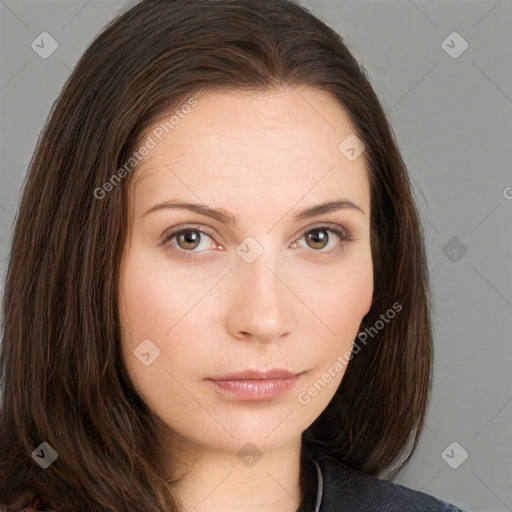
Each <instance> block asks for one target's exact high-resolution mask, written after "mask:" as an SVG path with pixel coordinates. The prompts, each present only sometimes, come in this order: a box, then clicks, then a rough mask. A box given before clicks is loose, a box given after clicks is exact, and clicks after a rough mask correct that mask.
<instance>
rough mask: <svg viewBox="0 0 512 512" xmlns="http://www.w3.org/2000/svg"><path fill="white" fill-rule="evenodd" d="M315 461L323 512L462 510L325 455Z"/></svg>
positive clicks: (452, 511)
mask: <svg viewBox="0 0 512 512" xmlns="http://www.w3.org/2000/svg"><path fill="white" fill-rule="evenodd" d="M315 460H316V461H317V463H318V464H319V466H320V469H321V472H322V478H323V496H322V505H321V508H320V512H331V511H333V512H334V511H336V512H342V511H345V510H346V511H350V512H369V511H371V512H411V511H414V510H418V511H419V510H421V511H422V512H463V511H462V510H461V509H460V508H457V507H456V506H454V505H451V504H449V503H447V502H446V501H443V500H441V499H438V498H435V497H434V496H431V495H429V494H425V493H423V492H420V491H416V490H413V489H410V488H408V487H405V486H403V485H400V484H395V483H393V482H389V481H387V480H381V479H379V478H376V477H372V476H369V475H365V474H362V473H360V472H357V471H354V470H352V469H350V468H348V467H346V466H344V465H343V464H341V463H340V462H338V461H336V460H335V459H333V458H332V457H330V456H328V455H326V454H317V455H316V456H315Z"/></svg>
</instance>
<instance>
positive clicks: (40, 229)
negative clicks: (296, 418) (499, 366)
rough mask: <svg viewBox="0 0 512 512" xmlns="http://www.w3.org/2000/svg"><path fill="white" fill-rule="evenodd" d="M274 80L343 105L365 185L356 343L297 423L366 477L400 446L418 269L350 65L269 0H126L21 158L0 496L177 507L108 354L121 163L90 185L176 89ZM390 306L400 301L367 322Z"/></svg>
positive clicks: (416, 393)
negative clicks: (311, 417)
mask: <svg viewBox="0 0 512 512" xmlns="http://www.w3.org/2000/svg"><path fill="white" fill-rule="evenodd" d="M280 86H286V87H298V86H312V87H316V88H318V89H321V90H323V91H327V92H329V93H331V94H332V95H333V96H334V98H336V99H337V100H338V101H339V103H340V104H341V105H343V107H344V108H345V109H346V111H347V112H348V114H349V116H350V119H351V121H352V123H353V126H354V129H355V130H356V133H357V136H358V137H359V138H360V139H361V140H362V141H363V142H364V145H365V147H366V150H365V152H364V158H365V159H366V163H367V168H368V173H369V177H370V189H371V205H372V206H371V249H372V257H373V262H374V296H373V302H372V307H371V310H370V311H369V313H368V314H367V315H366V317H365V318H364V319H363V323H362V325H361V330H362V331H364V330H365V329H366V332H368V333H372V339H371V341H368V343H366V344H364V346H361V351H360V353H359V354H358V355H357V356H355V357H354V358H353V359H352V360H351V362H350V363H349V365H348V368H347V371H346V373H345V375H344V378H343V381H342V383H341V385H340V387H339V389H338V391H337V392H336V395H335V396H334V398H333V399H332V401H331V402H330V403H329V405H328V406H327V408H326V409H325V410H324V412H323V413H322V414H321V415H320V416H319V417H318V418H317V420H316V421H315V422H314V423H313V425H312V426H311V427H310V428H309V429H308V431H307V433H308V435H309V437H312V438H314V439H316V440H318V441H319V442H321V443H324V445H325V450H326V451H327V452H328V453H329V454H330V455H331V456H332V457H334V458H336V459H337V460H339V461H341V462H343V463H344V464H346V465H347V466H349V467H351V468H354V469H356V470H359V471H362V472H365V473H367V474H375V475H376V474H380V473H382V472H383V471H384V470H389V469H390V468H391V469H392V470H396V469H398V468H400V467H401V465H402V464H403V463H404V462H405V461H406V460H407V458H408V457H409V456H410V454H411V453H412V450H413V449H414V447H415V446H416V442H417V439H418V436H419V433H420V430H421V425H422V422H423V418H424V414H425V409H426V404H427V397H428V390H429V381H430V371H431V327H430V310H429V303H430V299H429V285H428V273H427V267H426V257H425V251H424V244H423V235H422V231H421V226H420V223H419V218H418V213H417V209H416V206H415V202H414V199H413V196H412V192H411V186H410V182H409V179H408V175H407V171H406V168H405V165H404V162H403V161H402V158H401V156H400V154H399V151H398V148H397V144H396V141H395V138H394V135H393V132H392V129H391V127H390V125H389V123H388V120H387V118H386V116H385V114H384V112H383V109H382V107H381V105H380V104H379V100H378V98H377V96H376V94H375V92H374V91H373V89H372V87H371V85H370V83H369V81H368V79H367V76H366V73H365V71H364V69H363V68H362V67H361V66H360V65H359V64H358V63H357V62H356V60H355V59H354V58H353V56H352V55H351V53H350V52H349V50H348V49H347V47H346V46H345V44H344V43H343V40H342V38H341V37H340V36H339V35H337V34H336V33H335V32H334V31H333V30H331V29H330V28H328V27H327V26H326V25H325V24H324V23H322V22H321V21H319V20H318V19H317V18H315V17H314V16H313V15H312V14H311V13H310V12H309V11H307V10H306V9H304V8H302V7H300V6H298V5H296V4H294V3H292V2H290V1H287V0H143V1H141V2H139V3H138V4H136V5H135V6H133V7H131V8H130V9H129V10H127V11H126V12H124V13H122V14H120V15H119V16H118V17H117V18H116V19H115V20H113V21H112V22H111V23H110V24H109V25H108V26H107V27H106V28H105V29H104V30H103V31H102V33H101V34H100V35H99V36H98V37H97V38H96V39H95V40H94V41H93V42H92V43H91V45H90V46H89V48H88V49H87V50H86V52H85V54H84V55H83V57H82V58H81V59H80V61H79V62H78V64H77V66H76V67H75V69H74V71H73V73H72V74H71V76H70V78H69V79H68V81H67V83H66V85H65V87H64V89H63V91H62V93H61V95H60V97H59V99H58V101H57V102H56V103H55V105H54V108H53V110H52V112H51V114H50V117H49V120H48V122H47V124H46V126H45V127H44V130H43V132H42V135H41V137H40V140H39V142H38V145H37V149H36V151H35V153H34V156H33V158H32V160H31V162H30V168H29V171H28V175H27V178H26V182H25V184H24V192H23V197H22V200H21V204H20V208H19V211H18V214H17V219H16V225H15V231H14V235H13V240H12V250H11V253H10V260H9V266H8V273H7V280H6V287H5V296H4V304H3V312H4V319H3V327H4V334H3V344H2V348H1V354H0V372H1V373H0V377H1V386H2V388H3V398H2V402H1V413H0V446H2V457H0V503H4V504H5V503H8V502H10V501H13V500H14V499H15V498H16V497H18V496H21V495H31V494H37V493H43V494H46V495H47V496H48V497H49V498H51V499H52V500H53V501H54V502H55V503H57V504H58V505H59V507H61V508H62V510H73V511H77V510H105V511H121V510H123V511H141V510H144V511H148V512H157V511H161V510H169V511H177V510H179V509H178V505H177V503H176V502H175V500H174V499H173V497H172V494H171V492H170V491H169V489H168V486H166V483H165V479H164V468H163V467H161V466H160V465H159V464H160V462H158V461H159V458H158V457H157V456H156V455H157V454H158V453H159V451H160V443H161V442H162V440H161V438H160V437H159V435H160V434H159V429H158V425H157V423H156V422H155V419H154V418H153V417H152V415H151V414H150V412H149V410H148V408H147V406H146V405H145V403H144V402H143V400H142V399H141V398H140V396H139V395H138V394H137V393H136V391H135V389H134V387H133V386H132V383H131V382H130V379H129V377H128V375H127V372H126V370H125V368H124V367H123V364H122V358H121V350H120V326H119V318H118V310H117V299H118V295H117V294H118V286H119V266H120V258H121V255H122V251H123V247H124V243H125V240H126V234H127V225H126V224H127V218H128V211H127V204H128V184H129V183H130V180H131V177H132V175H133V172H129V171H127V172H126V173H123V178H122V179H120V180H118V181H116V183H115V184H114V185H115V186H114V185H112V186H111V187H109V191H108V193H105V194H103V193H102V194H99V193H98V192H97V191H98V188H101V187H103V186H104V184H105V183H107V182H109V180H111V178H112V176H113V175H114V174H115V173H116V172H117V170H118V169H120V168H121V167H122V166H123V165H125V163H126V162H127V161H128V160H129V158H130V155H131V154H132V152H133V151H134V149H136V148H137V144H139V143H140V141H139V138H140V136H141V134H142V133H143V132H144V130H146V129H147V128H148V127H150V126H151V125H152V123H153V122H154V120H155V119H158V118H159V117H161V116H162V114H165V113H166V112H172V111H173V109H175V108H178V107H180V105H182V104H184V103H185V102H186V101H187V99H189V98H191V97H192V96H194V95H197V96H198V97H199V96H200V94H201V93H203V92H206V91H214V90H241V89H245V90H255V91H270V90H275V89H276V88H278V87H280ZM340 142H341V141H340ZM124 174H126V176H125V175H124ZM111 183H112V182H111ZM103 190H104V189H103ZM95 191H96V193H95ZM393 304H399V305H400V306H401V311H400V313H399V314H397V315H396V316H395V318H393V320H389V321H387V322H383V321H382V315H383V314H385V313H386V311H388V310H389V309H390V308H391V307H392V305H393ZM378 322H380V324H382V327H379V328H376V327H375V325H377V323H378ZM370 329H373V330H374V331H378V332H377V333H375V334H374V331H371V330H370ZM359 345H361V344H359ZM42 442H46V443H48V444H49V445H50V446H52V447H53V448H54V449H55V450H56V451H57V452H58V458H57V459H56V460H55V462H54V463H53V464H52V465H51V466H50V467H49V468H47V469H42V468H41V467H40V466H39V465H38V464H36V463H35V462H34V460H33V458H32V457H31V454H32V452H33V451H34V450H35V449H36V447H38V446H39V445H40V444H41V443H42Z"/></svg>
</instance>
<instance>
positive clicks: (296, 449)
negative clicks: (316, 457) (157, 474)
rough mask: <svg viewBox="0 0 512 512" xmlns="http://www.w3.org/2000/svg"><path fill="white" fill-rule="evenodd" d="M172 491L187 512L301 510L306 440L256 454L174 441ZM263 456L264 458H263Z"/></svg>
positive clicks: (294, 511)
mask: <svg viewBox="0 0 512 512" xmlns="http://www.w3.org/2000/svg"><path fill="white" fill-rule="evenodd" d="M172 446H173V447H179V451H178V450H176V449H175V448H173V453H172V460H173V463H172V466H173V468H175V469H174V470H173V472H172V474H173V475H174V477H173V478H172V483H171V484H170V485H171V488H172V490H173V492H174V495H175V497H176V498H177V500H178V501H179V502H180V503H181V505H182V509H183V510H184V511H186V512H214V511H215V512H216V511H219V510H222V511H223V512H231V511H237V512H258V511H265V512H296V511H297V510H298V508H299V505H300V502H301V487H300V473H301V466H300V464H301V438H300V437H299V438H297V439H294V440H292V441H291V442H289V443H287V444H286V445H284V446H279V447H277V448H275V449H272V450H267V451H264V452H263V453H261V452H259V453H258V454H251V453H250V451H248V450H247V449H245V450H244V449H241V450H239V451H238V453H237V452H233V451H227V450H226V451H223V450H214V449H212V448H210V447H205V446H201V447H198V446H197V445H194V446H192V445H191V444H190V443H189V442H187V441H186V440H184V439H180V441H179V442H174V443H172ZM258 457H259V458H258Z"/></svg>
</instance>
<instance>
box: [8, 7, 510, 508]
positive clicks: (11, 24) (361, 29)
mask: <svg viewBox="0 0 512 512" xmlns="http://www.w3.org/2000/svg"><path fill="white" fill-rule="evenodd" d="M301 3H302V4H303V5H305V6H306V7H308V8H309V9H310V10H311V11H312V12H313V13H314V14H316V15H317V16H319V17H320V18H321V19H323V20H324V21H325V22H326V23H327V24H328V25H330V26H331V27H333V28H334V29H335V30H337V31H338V32H339V33H340V34H341V35H342V37H343V38H344V40H345V42H346V44H347V45H348V47H349V49H350V50H351V51H352V52H353V54H354V55H355V57H356V58H357V59H358V60H359V61H360V62H361V63H362V65H363V66H364V67H365V69H366V70H367V72H368V75H369V78H370V80H371V82H372V84H373V86H374V88H375V90H376V92H377V94H378V95H379V97H380V99H381V101H382V104H383V106H384V108H385V110H386V112H387V113H388V116H389V118H390V120H391V123H392V125H393V128H394V131H395V133H396V136H397V139H398V142H399V146H400V149H401V151H402V154H403V156H404V159H405V162H406V164H407V166H408V168H409V172H410V174H411V177H412V180H413V183H414V188H415V193H416V195H417V201H418V204H419V207H420V211H421V216H422V222H423V226H424V230H425V236H426V243H427V247H428V257H429V267H430V272H431V279H432V286H433V298H434V304H433V308H434V311H433V313H434V318H433V319H434V337H435V347H434V355H435V361H434V382H433V387H432V397H431V403H430V409H429V413H428V417H427V420H426V425H425V430H424V433H423V435H422V438H421V440H420V444H419V446H418V449H417V451H416V452H415V455H414V456H413V458H412V460H411V461H410V463H409V464H408V465H407V466H406V468H405V469H404V470H403V471H402V473H400V475H399V477H398V478H397V481H398V482H400V483H403V484H405V485H408V486H410V487H413V488H416V489H422V490H423V491H425V492H427V493H430V494H433V495H436V496H439V497H442V498H443V499H445V500H447V501H451V502H453V503H456V504H458V505H459V506H460V507H462V508H465V509H466V510H468V511H500V512H501V511H506V510H512V493H511V483H512V462H511V461H512V434H511V432H512V428H511V427H512V421H511V420H512V403H511V402H512V379H511V377H510V376H511V372H510V367H511V363H512V357H511V355H512V348H511V347H512V344H511V340H512V336H511V334H512V329H511V325H512V322H511V318H512V315H511V313H512V266H511V264H510V262H511V261H512V254H511V252H512V243H511V242H512V240H511V239H512V229H511V222H510V221H511V212H512V174H511V162H512V158H511V157H512V140H511V133H512V130H511V119H512V75H511V70H512V51H511V46H512V37H511V28H512V2H510V1H505V0H500V1H497V0H492V1H486V0H479V1H468V0H464V1H462V0H459V1H452V0H449V1H448V0H446V1H439V0H438V1H427V0H422V1H420V0H416V1H413V0H397V1H387V0H380V1H369V0H359V1H354V0H352V1H345V0H343V1H337V0H309V1H308V0H303V1H302V2H301ZM126 5H128V3H127V2H126V1H121V0H117V1H112V0H109V1H106V0H105V1H97V0H90V1H86V0H83V1H74V0H65V1H48V0H37V1H35V0H30V1H25V0H0V16H1V36H0V42H1V59H2V64H1V74H0V107H1V123H0V130H1V137H0V144H1V148H0V149H1V161H0V267H1V268H0V272H1V276H0V277H1V278H2V283H1V289H0V293H3V284H4V283H3V279H4V276H5V268H6V264H7V257H8V251H9V243H10V237H11V229H12V223H13V218H14V216H15V213H16V210H17V206H18V201H19V193H20V189H21V186H22V183H23V179H24V177H25V173H26V170H27V165H28V162H29V159H30V157H31V155H32V153H33V151H34V148H35V144H36V141H37V138H38V136H39V133H40V131H41V129H42V127H43V125H44V123H45V120H46V118H47V115H48V113H49V110H50V108H51V106H52V103H53V102H54V101H55V99H56V98H57V96H58V94H59V92H60V90H61V87H62V86H63V84H64V82H65V80H66V78H67V77H68V76H69V74H70V70H71V69H72V68H73V66H74V65H75V63H76V62H77V60H78V58H79V57H80V55H81V54H82V53H83V51H84V50H85V48H86V47H87V45H88V44H89V42H90V41H91V40H92V38H93V37H94V36H95V35H96V34H97V32H98V31H99V30H100V29H101V28H102V27H103V26H104V24H105V23H106V22H107V21H110V20H111V19H112V18H113V17H114V16H115V14H116V13H117V12H118V11H119V10H120V9H122V8H123V7H124V6H126ZM44 31H46V32H48V33H50V34H51V36H52V37H53V38H54V39H55V40H56V41H57V42H58V45H59V46H58V49H57V50H56V51H55V52H54V53H53V54H52V55H51V56H50V57H48V58H47V59H43V58H41V57H40V56H39V55H38V54H37V53H36V52H35V51H34V50H33V49H32V48H31V43H32V41H34V40H35V39H36V38H37V37H38V36H39V34H41V33H42V32H44ZM452 32H457V33H458V34H460V36H461V37H462V38H463V40H465V41H466V42H467V44H468V48H467V49H466V50H465V51H464V52H463V53H462V54H461V55H459V56H457V58H453V55H457V53H460V51H461V50H462V49H463V48H464V46H463V45H464V41H463V40H462V39H460V38H459V37H458V36H455V38H454V37H453V36H451V37H449V38H448V39H447V37H448V36H449V35H450V34H451V33H452ZM445 40H446V42H445V43H444V44H443V45H442V43H443V41H445ZM443 48H445V49H446V50H448V52H451V53H452V56H450V55H449V54H448V53H447V51H445V49H443ZM466 251H467V252H466ZM29 315H30V312H29V311H27V316H29ZM453 442H456V443H457V445H452V443H453ZM450 445H451V446H450ZM447 448H448V449H447ZM446 449H447V450H446ZM465 452H467V454H468V458H467V459H466V460H464V461H463V462H462V460H463V457H464V454H465ZM442 454H444V455H442ZM448 462H449V463H450V464H451V465H452V466H458V467H457V468H456V469H454V468H452V467H451V466H450V465H449V464H448ZM461 462H462V463H461Z"/></svg>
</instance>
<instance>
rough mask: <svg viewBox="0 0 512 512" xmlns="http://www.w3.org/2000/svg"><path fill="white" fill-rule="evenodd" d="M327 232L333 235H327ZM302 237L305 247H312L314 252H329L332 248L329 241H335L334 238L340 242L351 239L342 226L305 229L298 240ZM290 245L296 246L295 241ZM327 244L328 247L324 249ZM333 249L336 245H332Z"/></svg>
mask: <svg viewBox="0 0 512 512" xmlns="http://www.w3.org/2000/svg"><path fill="white" fill-rule="evenodd" d="M329 233H331V234H334V236H329ZM303 238H304V239H305V241H306V244H307V247H306V248H309V249H314V250H316V252H331V250H333V247H332V245H333V244H332V243H331V242H335V240H336V238H337V239H338V240H339V241H340V242H345V241H350V240H351V239H352V238H351V237H350V234H349V232H348V231H347V230H346V229H345V228H343V227H342V226H336V227H333V226H317V227H315V228H313V229H308V230H307V231H305V232H304V233H303V235H302V236H301V237H300V238H299V239H298V240H302V239H303ZM292 245H293V247H297V242H294V243H293V244H292ZM329 245H330V247H329V248H327V249H326V247H327V246H329ZM325 249H326V250H325ZM334 249H336V247H334Z"/></svg>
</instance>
